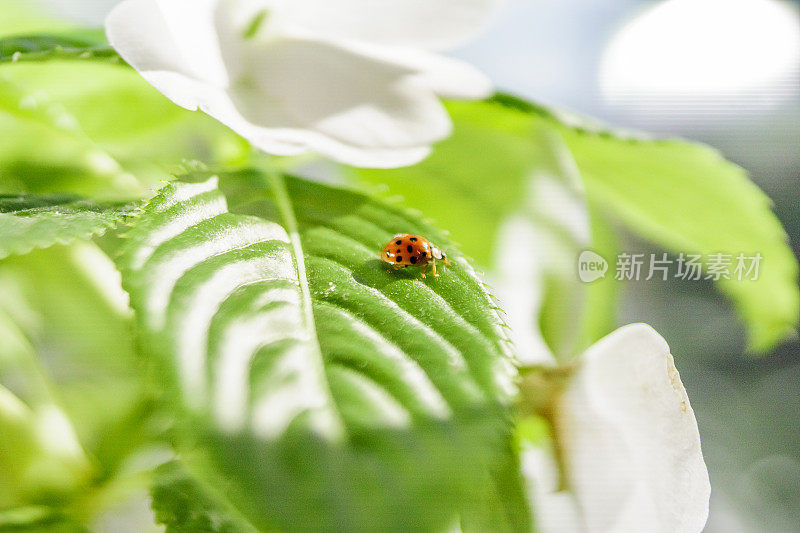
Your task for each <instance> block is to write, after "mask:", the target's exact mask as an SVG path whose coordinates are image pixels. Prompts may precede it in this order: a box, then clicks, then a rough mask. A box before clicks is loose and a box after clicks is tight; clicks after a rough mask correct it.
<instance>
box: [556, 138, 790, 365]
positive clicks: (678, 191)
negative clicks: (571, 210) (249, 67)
mask: <svg viewBox="0 0 800 533" xmlns="http://www.w3.org/2000/svg"><path fill="white" fill-rule="evenodd" d="M561 132H562V135H563V136H564V140H565V142H566V143H567V144H568V146H569V147H570V151H571V152H572V154H573V156H574V158H575V161H576V162H577V164H578V167H579V168H580V172H581V176H582V177H583V180H584V183H585V185H586V190H587V194H588V196H589V199H590V201H591V202H592V204H593V205H595V206H597V208H598V210H603V212H604V213H605V214H606V215H608V216H609V217H610V218H611V219H613V220H617V221H619V222H622V223H623V224H624V225H625V226H626V227H627V228H629V229H630V230H631V231H633V232H634V233H636V234H638V235H640V236H642V237H645V238H647V239H649V240H651V241H653V242H655V243H657V244H660V245H663V246H665V247H666V248H668V249H669V250H671V251H673V252H676V253H679V252H684V253H696V254H703V256H704V258H707V256H708V255H709V254H717V253H724V254H730V255H731V256H732V259H733V261H734V264H735V258H736V256H737V255H738V254H741V253H743V254H745V255H746V256H753V255H755V254H756V253H760V254H761V255H762V256H763V261H762V263H761V265H760V272H759V277H758V279H757V280H754V281H750V280H742V281H739V280H736V279H733V276H732V279H730V280H725V279H722V280H720V282H719V287H720V289H721V290H722V291H723V292H724V293H725V294H727V295H728V296H729V297H730V298H731V299H732V300H733V302H734V303H735V304H736V307H737V309H738V311H739V314H740V316H741V317H742V319H743V320H744V321H745V323H746V324H747V326H748V329H749V346H750V349H752V350H754V351H757V352H765V351H767V350H769V349H770V348H771V347H772V346H774V345H775V344H776V343H777V342H779V341H781V340H783V339H785V338H786V337H787V336H788V335H790V334H791V333H792V332H793V331H794V330H795V328H796V327H797V324H798V320H800V291H799V290H798V283H797V276H798V266H797V260H796V259H795V257H794V254H793V253H792V251H791V249H790V247H789V245H788V237H787V235H786V232H785V231H784V229H783V227H782V226H781V224H780V222H779V221H778V219H777V218H776V217H775V215H774V213H773V212H772V210H771V201H770V199H769V198H768V197H767V196H766V195H765V194H764V193H763V192H762V191H761V190H760V189H759V188H758V187H757V186H756V185H755V184H753V183H752V182H751V181H750V180H749V179H748V177H747V174H746V172H745V171H744V170H743V169H742V168H740V167H738V166H736V165H734V164H733V163H730V162H729V161H726V160H725V159H724V158H723V157H722V156H721V155H720V154H719V153H717V152H716V151H714V150H712V149H711V148H708V147H706V146H703V145H700V144H694V143H690V142H686V141H681V140H656V141H647V140H640V139H633V138H624V137H618V136H615V135H611V134H609V133H607V132H606V133H604V132H600V133H595V132H590V131H585V130H581V129H574V128H567V127H562V128H561ZM732 268H733V267H731V269H732Z"/></svg>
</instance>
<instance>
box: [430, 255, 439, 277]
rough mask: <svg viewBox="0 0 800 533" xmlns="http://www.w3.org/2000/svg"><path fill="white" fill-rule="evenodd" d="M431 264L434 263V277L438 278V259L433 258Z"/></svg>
mask: <svg viewBox="0 0 800 533" xmlns="http://www.w3.org/2000/svg"><path fill="white" fill-rule="evenodd" d="M431 264H432V265H433V277H434V278H438V277H439V274H437V273H436V259H433V260H432V261H431Z"/></svg>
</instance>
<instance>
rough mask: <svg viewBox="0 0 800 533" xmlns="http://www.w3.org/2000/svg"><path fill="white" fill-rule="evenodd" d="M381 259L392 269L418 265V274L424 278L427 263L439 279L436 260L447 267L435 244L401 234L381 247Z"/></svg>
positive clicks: (447, 262)
mask: <svg viewBox="0 0 800 533" xmlns="http://www.w3.org/2000/svg"><path fill="white" fill-rule="evenodd" d="M381 259H383V260H384V261H386V262H387V263H391V264H392V265H394V268H396V269H397V268H405V267H408V266H414V265H418V266H421V267H422V270H420V273H421V274H422V277H423V278H424V277H425V271H426V270H427V269H428V263H430V264H431V265H432V266H433V275H434V277H439V274H437V273H436V260H437V259H439V260H441V261H444V264H445V265H449V264H450V262H449V261H448V260H447V255H445V253H444V252H443V251H442V250H441V249H440V248H439V247H438V246H436V245H435V244H433V243H432V242H430V241H429V240H428V239H426V238H425V237H422V236H421V235H412V234H410V233H401V234H399V235H395V236H394V237H392V240H391V241H389V242H388V243H387V244H386V246H384V247H383V252H382V253H381Z"/></svg>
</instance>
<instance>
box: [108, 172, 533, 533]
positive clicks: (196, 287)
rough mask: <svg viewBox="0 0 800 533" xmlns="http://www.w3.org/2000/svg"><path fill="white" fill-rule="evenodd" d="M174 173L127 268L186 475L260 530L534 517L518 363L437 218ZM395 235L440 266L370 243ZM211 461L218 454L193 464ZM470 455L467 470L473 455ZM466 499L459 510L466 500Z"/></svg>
mask: <svg viewBox="0 0 800 533" xmlns="http://www.w3.org/2000/svg"><path fill="white" fill-rule="evenodd" d="M195 178H196V179H197V180H198V182H197V183H173V184H170V185H168V186H166V187H165V188H164V189H163V190H162V191H161V192H160V193H159V194H158V195H157V196H156V197H155V198H154V199H153V200H152V201H151V202H150V203H149V204H148V205H147V206H146V207H145V208H144V209H143V213H142V215H141V216H139V217H137V218H136V219H135V225H134V226H133V227H132V228H131V230H130V231H129V232H128V237H127V240H128V243H127V246H126V248H125V251H124V253H123V254H122V256H121V258H120V260H119V265H120V268H121V270H122V272H123V280H124V286H125V287H126V289H127V290H128V292H129V293H130V295H131V302H132V305H133V308H134V309H135V310H136V316H137V318H138V322H139V327H140V329H141V332H142V345H143V346H144V347H145V349H146V350H147V351H148V352H149V353H152V354H153V355H154V356H155V357H157V358H158V359H159V360H160V361H161V362H162V363H163V365H164V372H165V374H164V375H165V378H166V379H167V381H168V382H169V383H170V384H171V391H172V394H173V398H174V402H175V403H176V406H178V405H179V406H181V407H182V409H184V410H185V411H186V413H187V424H186V427H185V429H184V434H185V435H188V437H187V438H190V442H191V444H190V449H192V450H195V455H197V454H199V455H201V458H195V459H193V460H191V454H190V455H189V458H190V460H189V461H188V466H189V467H190V469H191V470H192V472H193V474H194V475H196V476H197V477H198V478H200V479H204V480H206V482H210V483H211V484H212V486H215V484H216V483H219V482H221V480H225V482H224V483H225V485H224V486H225V487H226V489H225V497H226V499H227V501H228V503H229V504H231V505H234V506H235V507H236V508H237V509H238V510H239V512H240V513H242V515H243V516H246V517H247V519H248V521H249V522H251V523H252V524H253V525H254V526H255V527H258V528H278V529H281V530H287V531H297V530H309V529H318V530H332V529H343V530H348V531H364V530H395V529H396V530H408V529H413V530H420V529H423V530H429V529H442V528H445V527H452V526H453V525H454V524H456V523H457V522H458V520H459V518H460V517H464V520H465V522H467V523H475V520H474V518H473V516H471V514H472V513H474V514H475V515H477V516H484V517H486V518H485V519H486V520H492V522H493V524H494V526H495V529H496V530H519V529H521V528H525V527H527V523H528V520H529V513H528V511H527V508H526V505H525V502H524V498H523V496H522V490H521V484H520V480H519V474H518V470H517V468H516V458H515V455H514V452H513V451H512V445H511V427H510V404H511V402H512V398H513V395H514V387H513V384H512V380H513V376H514V371H513V369H512V367H511V364H510V363H511V360H510V354H509V352H508V349H507V345H506V340H505V337H504V335H503V334H502V330H501V327H500V322H499V319H498V317H497V315H496V312H495V310H494V306H493V304H492V302H491V301H490V299H489V297H488V296H487V294H486V292H485V291H484V288H483V285H482V284H481V282H480V281H479V280H478V278H477V277H476V275H475V274H474V272H473V271H472V269H471V268H470V267H469V265H468V264H467V262H466V260H464V259H463V258H462V257H461V256H460V254H459V253H458V252H457V251H456V250H454V249H453V248H452V247H451V246H449V241H448V240H447V239H445V238H444V237H443V236H442V235H441V233H440V232H438V231H436V230H435V229H434V228H432V227H431V226H429V225H427V224H425V223H424V222H423V221H421V220H419V218H418V217H414V216H410V215H409V214H408V213H406V212H403V211H402V210H399V209H396V208H392V207H389V206H386V205H384V204H382V203H380V202H377V201H374V200H371V199H370V198H368V197H365V196H363V195H360V194H356V193H353V192H348V191H344V190H338V189H333V188H330V187H327V186H324V185H321V184H316V183H310V182H305V181H302V180H297V179H292V178H287V177H283V176H280V175H273V174H270V175H267V174H262V173H260V172H256V171H253V172H241V173H235V174H225V175H222V176H220V177H219V179H220V183H221V185H222V190H223V191H224V192H225V196H223V194H222V193H221V192H220V190H219V189H218V188H217V183H218V178H217V177H209V176H195ZM401 232H411V233H421V234H424V235H426V236H428V237H430V238H431V239H432V240H433V241H434V242H436V243H437V244H439V245H441V246H443V247H444V248H445V249H446V251H447V253H448V255H449V256H450V257H451V263H452V265H451V266H450V267H449V268H447V267H445V269H444V271H443V273H442V275H441V276H440V277H439V278H433V277H429V278H428V279H427V280H422V279H421V278H420V277H419V275H418V273H417V272H415V271H414V270H402V271H395V270H393V269H392V268H391V266H390V265H388V264H386V263H384V262H382V261H381V260H380V259H379V258H378V253H379V252H380V250H381V249H382V247H383V245H384V243H385V242H386V241H388V240H389V239H390V238H391V237H392V236H393V235H395V234H397V233H401ZM205 465H210V466H208V467H206V468H203V466H205ZM467 465H469V466H467ZM466 509H470V516H466V514H467V513H466V511H465V510H466Z"/></svg>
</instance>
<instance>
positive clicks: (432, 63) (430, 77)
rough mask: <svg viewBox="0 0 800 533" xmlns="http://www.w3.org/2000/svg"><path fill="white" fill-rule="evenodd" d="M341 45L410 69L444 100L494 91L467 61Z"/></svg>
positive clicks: (392, 48)
mask: <svg viewBox="0 0 800 533" xmlns="http://www.w3.org/2000/svg"><path fill="white" fill-rule="evenodd" d="M342 46H344V47H346V48H348V49H350V50H353V51H354V52H357V53H359V54H361V55H364V56H367V57H372V58H375V59H378V60H380V61H384V62H387V63H392V64H394V65H398V66H402V67H405V68H407V69H408V70H409V71H413V72H416V73H417V74H416V76H415V77H416V78H417V79H418V80H419V81H420V82H421V83H422V84H423V85H424V86H425V87H428V88H429V89H431V90H432V91H433V92H435V93H436V94H438V95H439V96H442V97H444V98H463V99H478V98H487V97H489V96H491V95H492V93H493V92H494V86H493V85H492V81H491V80H490V79H489V77H488V76H486V75H485V74H483V73H482V72H481V71H480V70H478V69H477V68H475V67H473V66H472V65H470V64H469V63H467V62H466V61H462V60H460V59H455V58H452V57H447V56H443V55H439V54H435V53H432V52H428V51H425V50H420V49H416V48H409V47H397V46H376V45H363V44H358V43H346V44H342Z"/></svg>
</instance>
